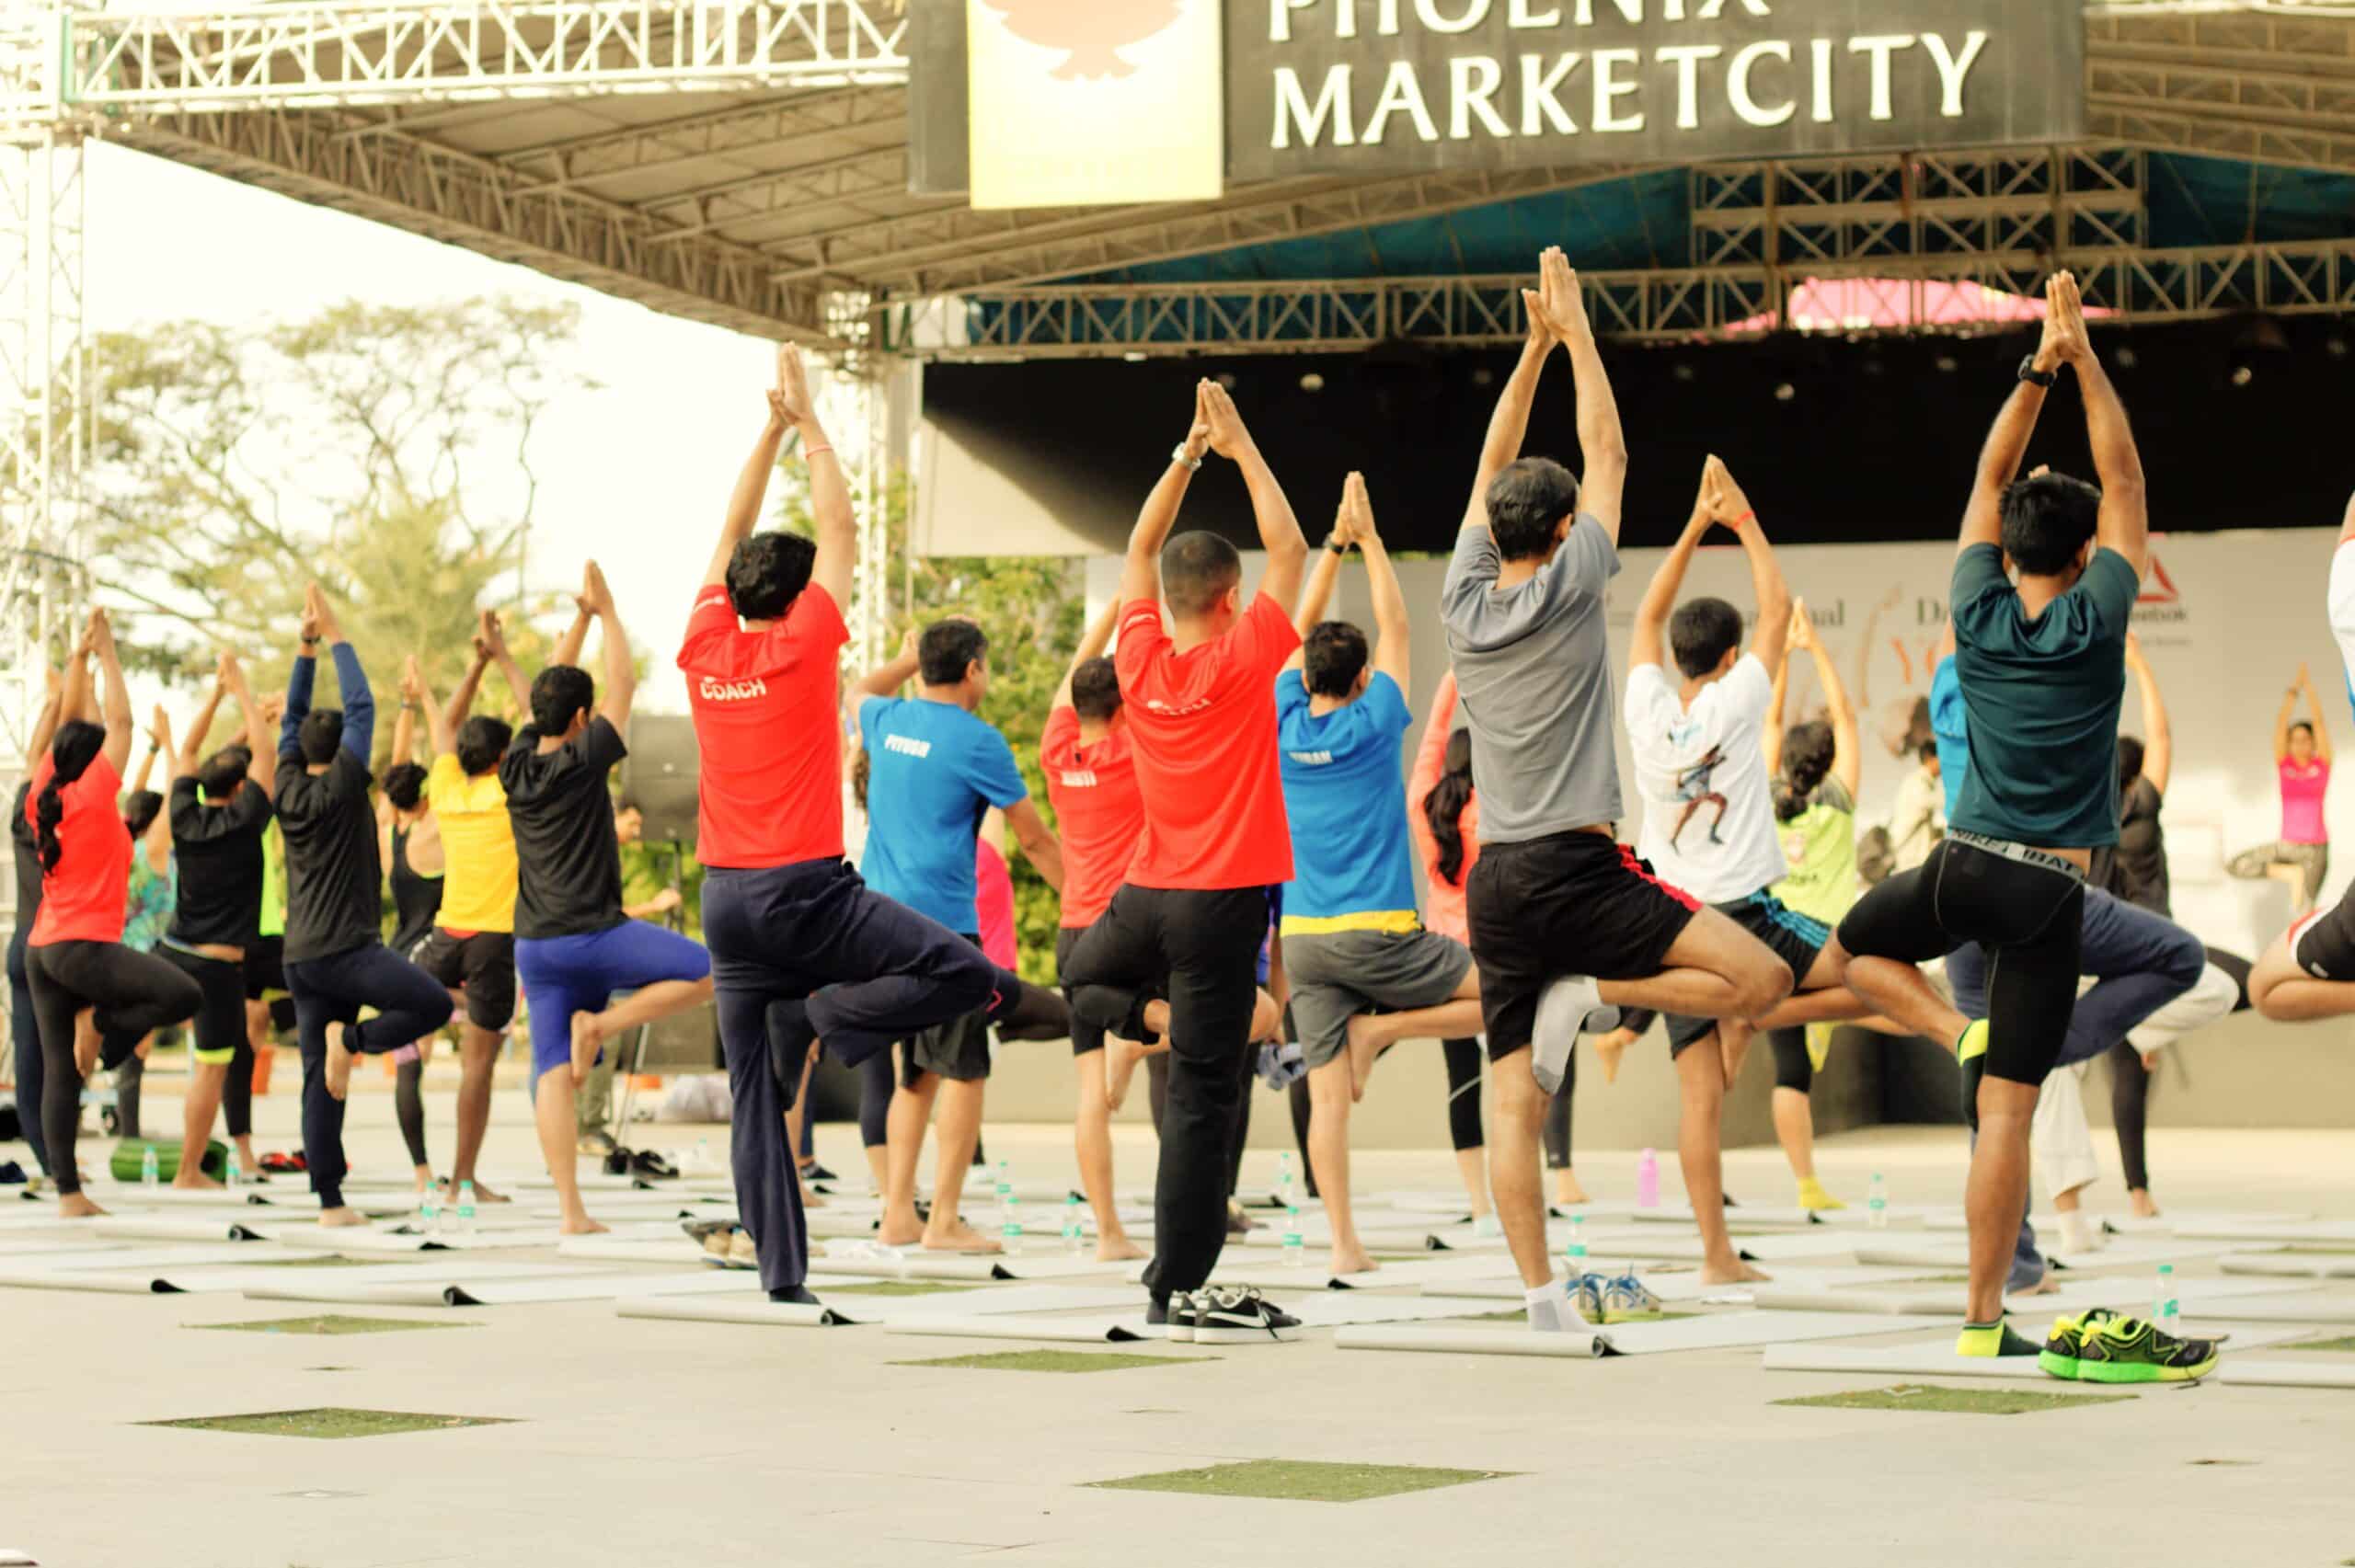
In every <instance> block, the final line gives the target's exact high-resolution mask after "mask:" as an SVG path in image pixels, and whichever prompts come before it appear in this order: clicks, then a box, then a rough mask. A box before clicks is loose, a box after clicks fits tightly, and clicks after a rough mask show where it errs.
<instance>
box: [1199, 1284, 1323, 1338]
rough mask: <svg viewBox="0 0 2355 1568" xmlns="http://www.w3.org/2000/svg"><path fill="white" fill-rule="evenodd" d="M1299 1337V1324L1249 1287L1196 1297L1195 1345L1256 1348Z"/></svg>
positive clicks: (1289, 1314) (1200, 1294) (1207, 1291)
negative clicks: (1259, 1345) (1259, 1344)
mask: <svg viewBox="0 0 2355 1568" xmlns="http://www.w3.org/2000/svg"><path fill="white" fill-rule="evenodd" d="M1299 1337H1300V1320H1299V1319H1298V1318H1295V1317H1293V1316H1292V1314H1291V1313H1290V1312H1287V1311H1285V1310H1283V1309H1282V1308H1281V1307H1279V1306H1277V1305H1276V1304H1275V1303H1274V1302H1272V1301H1270V1300H1269V1299H1267V1298H1266V1297H1264V1296H1261V1295H1260V1294H1259V1292H1258V1290H1257V1289H1256V1288H1252V1287H1250V1286H1247V1285H1246V1286H1245V1287H1243V1288H1241V1289H1233V1288H1224V1289H1207V1290H1200V1291H1197V1292H1196V1293H1195V1296H1194V1343H1196V1344H1197V1345H1255V1344H1258V1343H1259V1342H1261V1341H1263V1340H1267V1341H1277V1342H1281V1341H1287V1340H1295V1339H1298V1338H1299Z"/></svg>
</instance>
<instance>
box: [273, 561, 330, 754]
mask: <svg viewBox="0 0 2355 1568" xmlns="http://www.w3.org/2000/svg"><path fill="white" fill-rule="evenodd" d="M319 598H320V595H319V585H318V584H317V583H313V584H311V585H310V586H309V587H308V588H306V589H304V590H303V622H302V624H301V626H300V627H299V628H298V629H297V631H296V632H295V644H294V662H293V664H292V665H291V666H289V667H288V669H287V672H286V705H285V706H284V708H282V709H281V711H280V713H279V715H278V754H279V755H280V756H281V757H292V756H300V755H301V753H302V747H301V746H300V744H299V743H298V742H297V741H296V739H295V738H296V737H297V736H299V735H300V734H301V733H302V731H303V721H304V719H306V718H308V717H310V716H311V688H312V686H313V684H314V683H315V682H316V681H317V679H318V672H319Z"/></svg>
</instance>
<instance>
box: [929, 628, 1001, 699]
mask: <svg viewBox="0 0 2355 1568" xmlns="http://www.w3.org/2000/svg"><path fill="white" fill-rule="evenodd" d="M989 652H990V635H989V634H988V633H987V632H984V631H982V629H981V628H980V627H979V626H976V625H974V624H972V623H971V621H935V622H934V623H933V624H931V625H929V626H926V627H925V629H924V635H923V636H921V637H918V638H917V639H916V673H917V675H918V676H920V677H921V678H922V679H923V681H924V683H925V685H927V686H954V685H956V684H957V683H958V682H959V681H962V680H964V679H965V672H966V670H970V669H971V668H972V665H973V662H974V660H976V659H983V658H988V657H989Z"/></svg>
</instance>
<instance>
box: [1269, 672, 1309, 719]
mask: <svg viewBox="0 0 2355 1568" xmlns="http://www.w3.org/2000/svg"><path fill="white" fill-rule="evenodd" d="M1307 706H1308V678H1307V677H1306V676H1304V675H1303V674H1302V673H1301V672H1300V671H1299V670H1284V671H1282V672H1281V673H1280V674H1279V675H1277V677H1276V712H1277V713H1278V714H1290V713H1293V712H1296V711H1298V710H1300V709H1303V708H1305V707H1307Z"/></svg>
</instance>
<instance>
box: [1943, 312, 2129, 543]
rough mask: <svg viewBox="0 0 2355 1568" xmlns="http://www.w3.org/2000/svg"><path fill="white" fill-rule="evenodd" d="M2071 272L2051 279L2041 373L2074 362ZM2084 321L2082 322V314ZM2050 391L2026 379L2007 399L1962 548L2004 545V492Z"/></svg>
mask: <svg viewBox="0 0 2355 1568" xmlns="http://www.w3.org/2000/svg"><path fill="white" fill-rule="evenodd" d="M2068 276H2069V275H2068V274H2067V273H2065V272H2056V273H2054V274H2053V275H2052V280H2051V282H2050V283H2047V284H2046V285H2045V289H2044V295H2045V311H2044V337H2043V339H2042V341H2040V342H2039V343H2038V344H2037V346H2036V363H2035V367H2034V368H2035V370H2036V372H2037V373H2038V374H2039V375H2050V374H2051V373H2052V372H2055V371H2057V370H2059V369H2060V368H2061V366H2062V364H2064V363H2070V362H2073V361H2071V360H2070V356H2069V354H2068V352H2067V348H2068V344H2067V338H2068V335H2069V331H2070V324H2069V320H2068V318H2067V315H2066V313H2065V311H2064V310H2063V307H2062V292H2063V290H2062V280H2063V279H2065V278H2067V277H2068ZM2078 325H2079V326H2081V327H2082V326H2083V321H2082V318H2080V320H2079V323H2078ZM2044 395H2045V389H2044V388H2043V387H2041V386H2039V385H2037V384H2036V383H2034V382H2032V381H2023V382H2021V383H2019V384H2018V385H2017V386H2016V387H2014V388H2012V395H2011V396H2009V397H2007V398H2005V400H2004V407H2003V411H2002V412H2001V413H1999V414H1997V415H1996V416H1995V425H1994V428H1993V429H1991V430H1989V431H1988V432H1987V444H1986V445H1985V446H1983V447H1982V448H1981V449H1980V452H1979V471H1978V475H1977V477H1976V478H1974V479H1973V480H1972V481H1971V486H1970V505H1969V506H1968V507H1966V508H1964V509H1963V513H1962V543H1961V544H1960V546H1959V550H1958V552H1957V553H1958V554H1959V552H1960V550H1968V549H1970V547H1971V546H1972V545H1973V544H1993V545H1995V546H1997V547H1998V548H2001V547H2002V545H2003V543H2004V492H2005V490H2006V489H2008V488H2009V487H2010V486H2011V483H2012V481H2013V480H2014V479H2016V478H2018V477H2019V472H2020V464H2021V463H2022V461H2024V460H2025V459H2026V458H2027V456H2028V438H2029V437H2031V436H2033V435H2035V434H2036V421H2037V418H2038V416H2039V415H2041V414H2042V413H2043V412H2044ZM2135 565H2136V567H2137V569H2140V567H2141V565H2142V563H2141V562H2140V561H2139V560H2138V561H2137V562H2136V563H2135Z"/></svg>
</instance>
